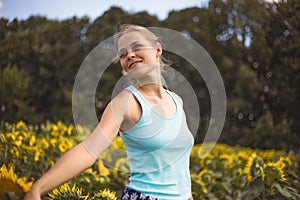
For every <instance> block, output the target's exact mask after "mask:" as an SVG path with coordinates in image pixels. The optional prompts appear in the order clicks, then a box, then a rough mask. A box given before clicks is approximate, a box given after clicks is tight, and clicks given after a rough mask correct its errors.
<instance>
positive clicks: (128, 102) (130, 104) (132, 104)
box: [111, 90, 139, 117]
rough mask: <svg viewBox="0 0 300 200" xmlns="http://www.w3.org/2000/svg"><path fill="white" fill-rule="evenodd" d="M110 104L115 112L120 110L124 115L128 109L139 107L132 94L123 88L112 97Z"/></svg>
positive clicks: (126, 114) (126, 115)
mask: <svg viewBox="0 0 300 200" xmlns="http://www.w3.org/2000/svg"><path fill="white" fill-rule="evenodd" d="M111 106H112V107H113V109H114V110H116V112H119V113H120V112H121V113H122V114H123V115H124V116H125V117H128V113H129V111H132V110H135V109H137V108H139V104H138V103H137V101H136V99H135V98H134V95H133V94H132V93H131V92H130V91H128V90H123V91H122V92H120V93H119V94H118V95H117V96H116V97H115V98H113V99H112V101H111ZM121 113H120V114H121Z"/></svg>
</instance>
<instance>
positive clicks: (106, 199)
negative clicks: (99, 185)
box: [91, 189, 117, 200]
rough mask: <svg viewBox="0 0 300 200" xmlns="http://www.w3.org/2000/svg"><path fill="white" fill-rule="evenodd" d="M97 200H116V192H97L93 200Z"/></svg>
mask: <svg viewBox="0 0 300 200" xmlns="http://www.w3.org/2000/svg"><path fill="white" fill-rule="evenodd" d="M91 199H95V200H96V199H97V200H117V196H116V192H113V191H110V190H109V189H104V190H99V192H98V193H96V194H95V195H94V196H93V198H91Z"/></svg>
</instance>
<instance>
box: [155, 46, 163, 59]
mask: <svg viewBox="0 0 300 200" xmlns="http://www.w3.org/2000/svg"><path fill="white" fill-rule="evenodd" d="M161 54H162V46H161V44H158V45H157V47H156V57H160V56H161Z"/></svg>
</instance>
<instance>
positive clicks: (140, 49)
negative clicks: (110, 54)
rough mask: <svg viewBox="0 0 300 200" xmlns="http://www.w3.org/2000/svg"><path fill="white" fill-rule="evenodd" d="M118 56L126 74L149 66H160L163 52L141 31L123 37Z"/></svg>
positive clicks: (119, 41) (118, 44) (119, 43)
mask: <svg viewBox="0 0 300 200" xmlns="http://www.w3.org/2000/svg"><path fill="white" fill-rule="evenodd" d="M117 48H118V56H119V58H120V63H121V66H122V68H123V70H124V71H125V72H129V71H130V70H133V69H135V68H137V67H141V66H144V67H145V66H147V65H158V66H159V65H160V55H161V52H162V49H161V46H160V45H159V44H156V45H155V44H153V43H151V42H150V41H149V39H146V37H144V35H143V34H142V33H141V32H139V31H131V32H128V33H125V34H124V35H122V36H121V37H120V38H119V40H118V43H117Z"/></svg>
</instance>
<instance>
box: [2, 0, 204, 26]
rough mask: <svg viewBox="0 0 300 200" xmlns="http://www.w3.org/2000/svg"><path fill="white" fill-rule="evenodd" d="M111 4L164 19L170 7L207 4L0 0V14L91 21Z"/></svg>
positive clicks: (190, 0) (184, 0) (199, 0)
mask: <svg viewBox="0 0 300 200" xmlns="http://www.w3.org/2000/svg"><path fill="white" fill-rule="evenodd" d="M111 6H119V7H121V8H122V9H123V10H125V11H128V12H131V13H136V12H140V11H147V12H148V13H149V14H150V15H156V16H157V17H158V18H159V19H160V20H164V19H165V18H167V17H168V13H169V11H171V10H182V9H184V8H189V7H194V6H197V7H203V6H207V0H86V1H83V0H0V17H4V18H6V19H9V20H10V21H11V20H13V19H14V18H17V19H22V20H26V19H27V18H28V17H29V16H31V15H41V16H45V17H47V18H48V19H58V20H63V19H69V18H71V17H73V16H77V17H83V16H88V17H89V18H90V19H92V20H94V19H96V18H97V17H99V16H101V15H102V14H103V12H105V11H106V10H108V9H109V8H110V7H111Z"/></svg>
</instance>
